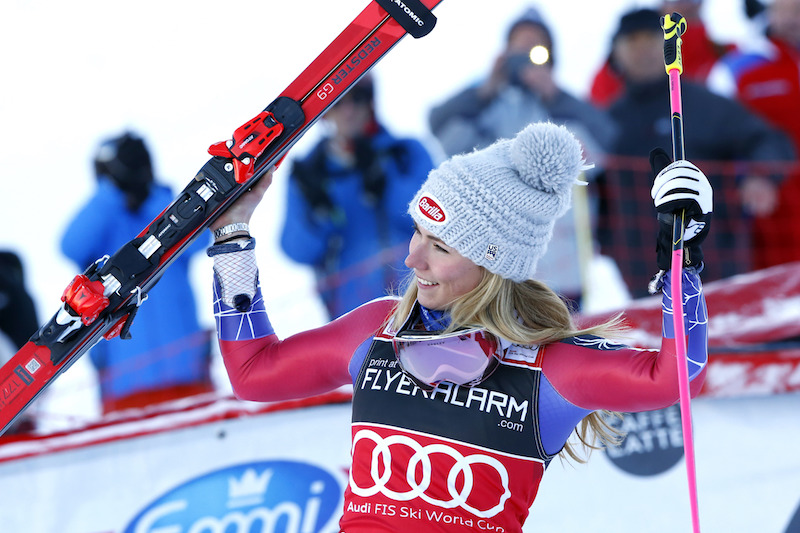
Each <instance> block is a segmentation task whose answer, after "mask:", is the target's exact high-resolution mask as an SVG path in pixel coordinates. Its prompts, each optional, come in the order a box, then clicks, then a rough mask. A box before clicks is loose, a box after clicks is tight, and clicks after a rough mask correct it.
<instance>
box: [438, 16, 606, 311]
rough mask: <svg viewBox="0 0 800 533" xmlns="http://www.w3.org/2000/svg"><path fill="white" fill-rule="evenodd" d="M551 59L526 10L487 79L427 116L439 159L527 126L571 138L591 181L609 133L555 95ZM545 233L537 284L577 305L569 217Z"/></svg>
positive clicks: (543, 28)
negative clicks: (547, 242)
mask: <svg viewBox="0 0 800 533" xmlns="http://www.w3.org/2000/svg"><path fill="white" fill-rule="evenodd" d="M557 59H558V58H557V54H556V53H555V50H554V43H553V36H552V33H551V32H550V29H549V27H548V26H547V24H546V23H545V21H544V19H543V18H542V16H541V13H540V12H539V11H538V10H537V9H536V8H534V7H530V8H528V9H527V10H526V11H525V12H524V13H523V14H522V16H520V17H519V18H518V19H516V20H515V21H514V22H512V24H511V26H510V27H509V30H508V33H507V35H506V44H505V48H504V49H503V51H502V52H501V53H500V54H499V55H498V57H497V58H496V59H495V61H494V65H493V67H492V70H491V72H490V73H489V75H488V77H487V78H486V79H485V80H484V81H482V82H481V83H478V84H476V85H473V86H470V87H468V88H466V89H464V90H462V91H461V92H459V93H458V94H456V95H455V96H453V97H452V98H450V99H449V100H447V101H445V102H444V103H442V104H441V105H439V106H437V107H434V108H433V109H432V110H431V113H430V116H429V124H430V128H431V131H432V132H433V134H434V135H435V136H436V138H437V139H438V140H439V143H440V144H441V146H442V148H443V150H444V151H445V153H446V155H447V156H452V155H455V154H459V153H464V152H470V151H472V150H473V149H475V148H484V147H486V146H488V145H490V144H491V143H493V142H494V141H495V140H497V139H504V138H510V137H513V136H514V134H515V133H516V132H518V131H520V130H522V129H523V128H524V127H525V126H526V125H528V124H530V123H532V122H553V123H555V124H560V125H564V126H567V127H568V128H569V129H570V130H571V131H572V132H573V133H574V134H575V136H576V137H577V138H578V140H579V141H580V143H581V145H582V147H583V150H584V151H585V152H586V154H587V156H588V157H587V158H588V159H589V160H591V161H593V162H594V163H595V164H596V168H595V169H594V172H595V173H597V172H598V171H599V170H600V166H602V162H603V159H604V158H603V155H604V153H606V152H607V149H608V147H609V146H611V143H612V142H613V140H614V137H615V131H616V130H615V126H614V125H613V123H612V121H611V120H609V118H608V117H607V115H606V114H605V112H604V111H600V110H598V109H596V108H595V107H593V106H592V105H591V104H589V103H587V102H584V101H582V100H579V99H578V98H576V97H574V96H572V95H571V94H569V93H567V92H566V91H564V90H563V89H562V88H561V87H559V85H558V83H557V82H556V79H555V77H554V72H553V68H554V64H555V61H556V60H557ZM593 178H594V174H585V175H584V179H587V180H591V179H593ZM553 231H554V236H553V242H554V243H557V244H556V245H554V246H552V247H551V249H550V250H549V251H548V253H547V255H545V257H544V258H542V262H541V263H540V268H539V271H540V276H541V278H540V279H542V280H546V281H547V282H549V283H550V284H551V286H552V287H553V288H554V289H555V290H556V291H557V292H559V293H560V294H562V295H563V296H566V297H567V298H570V299H572V300H574V301H575V302H576V304H579V303H580V298H581V294H582V292H583V290H582V284H581V273H580V261H579V259H578V258H579V253H578V238H577V235H576V226H575V222H574V217H573V214H572V213H568V214H567V215H566V216H564V217H563V218H561V219H559V220H558V222H556V225H555V228H554V230H553Z"/></svg>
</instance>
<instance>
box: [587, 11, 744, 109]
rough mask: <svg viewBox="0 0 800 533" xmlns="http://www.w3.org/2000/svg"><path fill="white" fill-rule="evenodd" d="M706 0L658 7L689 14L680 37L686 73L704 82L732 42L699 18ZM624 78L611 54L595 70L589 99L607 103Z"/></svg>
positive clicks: (685, 15) (729, 49)
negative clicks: (715, 37) (718, 38)
mask: <svg viewBox="0 0 800 533" xmlns="http://www.w3.org/2000/svg"><path fill="white" fill-rule="evenodd" d="M702 5H703V0H664V1H663V2H661V5H660V6H659V7H658V11H659V12H661V13H664V14H666V13H672V12H678V13H680V14H681V15H683V16H684V17H685V18H686V21H687V26H688V31H687V32H686V33H685V34H684V35H683V36H682V37H681V39H682V41H683V44H682V47H681V49H682V51H683V76H684V77H685V78H687V79H691V80H694V81H697V82H698V83H703V82H705V80H706V77H707V76H708V73H709V71H710V70H711V68H712V67H713V66H714V64H715V63H716V62H717V60H718V59H719V58H720V57H722V56H723V54H725V53H726V52H729V51H732V50H733V49H734V46H733V45H732V44H720V43H717V42H715V41H713V40H712V39H711V37H710V36H709V35H708V32H707V31H706V27H705V25H704V24H703V20H702V19H701V18H700V8H701V7H702ZM624 86H625V82H624V81H623V79H622V76H621V75H620V73H619V71H618V70H617V67H616V65H614V61H613V59H612V57H611V55H610V54H609V58H608V59H607V60H606V62H605V63H603V66H602V67H601V68H600V70H599V71H598V72H597V74H595V77H594V79H593V80H592V86H591V89H590V90H589V100H590V101H591V102H592V103H593V104H595V105H596V106H598V107H608V106H609V105H610V104H611V102H613V101H614V100H616V98H617V97H619V95H620V94H622V91H623V90H624V88H625V87H624Z"/></svg>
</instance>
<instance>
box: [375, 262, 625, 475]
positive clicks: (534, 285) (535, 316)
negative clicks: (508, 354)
mask: <svg viewBox="0 0 800 533" xmlns="http://www.w3.org/2000/svg"><path fill="white" fill-rule="evenodd" d="M482 270H483V277H482V278H481V281H480V282H479V283H478V285H477V287H475V288H474V289H473V290H471V291H469V292H468V293H467V294H464V295H463V296H461V297H459V298H458V299H456V300H455V301H454V302H453V303H452V304H451V306H450V308H449V309H448V311H449V313H450V316H451V319H452V320H451V323H450V326H449V328H448V329H456V328H457V327H461V326H469V327H481V328H483V329H485V330H486V331H488V332H489V333H492V334H494V335H496V336H498V337H502V338H504V339H507V340H509V341H511V342H513V343H516V344H524V345H536V344H538V345H542V344H548V343H551V342H556V341H560V340H562V339H566V338H569V337H574V336H575V335H583V334H592V335H603V336H607V335H610V334H618V333H619V332H620V331H621V330H622V328H621V326H620V324H621V316H616V317H614V318H613V319H611V320H610V321H608V322H606V323H603V324H599V325H596V326H592V327H590V328H586V329H580V330H579V329H577V327H576V325H575V323H574V321H573V319H572V315H571V313H570V311H569V308H568V307H567V305H566V303H564V301H563V300H562V299H561V297H559V296H558V295H557V294H556V293H555V292H553V290H552V289H550V288H549V287H547V285H545V284H544V283H542V282H540V281H535V280H528V281H523V282H521V283H517V282H514V281H511V280H509V279H504V278H502V277H500V276H499V275H497V274H493V273H491V272H489V271H488V270H486V269H482ZM414 279H415V278H414V276H411V277H410V278H409V280H408V282H407V283H406V289H405V291H404V293H403V295H402V297H401V300H400V302H399V303H398V305H397V307H396V308H395V311H394V314H393V316H392V318H391V319H390V321H391V324H392V327H393V328H394V329H399V328H400V326H402V324H403V322H404V321H405V320H406V319H407V317H408V316H409V314H410V313H411V310H412V309H413V307H414V303H415V302H416V299H417V286H416V283H413V282H412V281H413V280H414ZM613 418H618V419H621V418H622V414H621V413H616V412H613V411H595V412H593V413H591V414H589V415H587V416H586V417H585V418H584V419H583V420H582V421H581V423H580V425H579V426H578V428H576V430H575V433H576V435H577V437H578V440H579V441H580V443H581V447H582V450H583V452H584V453H583V454H581V453H579V452H578V450H576V449H575V446H573V445H572V444H571V443H569V442H567V443H566V444H565V445H564V449H563V450H562V451H561V453H560V455H562V458H564V457H569V458H571V459H573V460H575V461H577V462H579V463H584V462H586V459H588V456H589V455H590V454H591V451H592V450H596V449H600V448H602V447H603V446H604V445H608V444H611V445H617V444H619V443H620V442H621V440H622V437H623V435H624V434H623V433H622V432H621V431H620V430H618V429H617V428H615V427H614V426H613V425H612V424H611V423H610V422H609V421H608V420H609V419H613ZM598 441H599V444H598ZM584 456H585V457H584Z"/></svg>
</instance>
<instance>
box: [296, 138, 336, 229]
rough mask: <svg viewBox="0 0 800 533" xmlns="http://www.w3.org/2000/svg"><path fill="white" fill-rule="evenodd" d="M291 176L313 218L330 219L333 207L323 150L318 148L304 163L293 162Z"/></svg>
mask: <svg viewBox="0 0 800 533" xmlns="http://www.w3.org/2000/svg"><path fill="white" fill-rule="evenodd" d="M291 176H292V179H294V180H295V182H296V183H297V187H298V188H299V189H300V193H301V194H302V195H303V197H304V198H305V199H306V202H308V205H309V208H310V209H311V213H312V216H313V218H315V219H317V220H326V219H329V218H331V216H332V213H333V211H334V205H333V202H332V201H331V198H330V196H329V195H328V190H327V189H328V181H329V180H330V176H329V173H328V169H327V168H326V166H325V150H324V149H323V148H322V147H321V146H320V147H318V148H317V149H315V151H314V152H313V153H312V154H311V155H310V156H309V157H308V158H307V159H306V160H305V161H295V162H294V163H293V164H292V170H291Z"/></svg>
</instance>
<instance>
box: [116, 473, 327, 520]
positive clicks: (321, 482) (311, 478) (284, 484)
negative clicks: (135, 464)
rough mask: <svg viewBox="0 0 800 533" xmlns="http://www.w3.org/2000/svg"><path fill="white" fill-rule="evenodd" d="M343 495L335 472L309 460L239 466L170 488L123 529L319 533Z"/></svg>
mask: <svg viewBox="0 0 800 533" xmlns="http://www.w3.org/2000/svg"><path fill="white" fill-rule="evenodd" d="M341 494H342V487H341V486H340V483H339V482H338V481H337V480H336V478H334V476H333V475H331V474H330V473H329V472H327V471H325V470H323V469H321V468H319V467H316V466H313V465H310V464H307V463H300V462H293V461H269V462H259V463H249V464H243V465H237V466H232V467H229V468H225V469H222V470H217V471H214V472H211V473H209V474H205V475H203V476H201V477H198V478H195V479H192V480H190V481H187V482H186V483H184V484H182V485H180V486H178V487H176V488H174V489H172V490H170V491H169V492H167V493H166V494H164V495H163V496H161V497H160V498H158V499H157V500H155V501H154V502H153V503H151V504H150V505H149V506H147V507H146V508H145V509H144V510H143V511H142V512H141V513H139V514H138V515H137V516H136V518H134V519H133V521H132V522H131V523H130V524H129V525H128V526H127V527H126V528H125V530H124V532H125V533H201V532H202V533H251V532H253V531H258V532H260V533H316V532H319V531H323V528H325V527H326V526H327V525H328V522H330V520H331V518H332V517H333V516H334V515H335V514H337V512H338V511H340V507H341V503H340V497H341ZM328 529H330V528H328ZM336 531H338V529H336Z"/></svg>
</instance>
